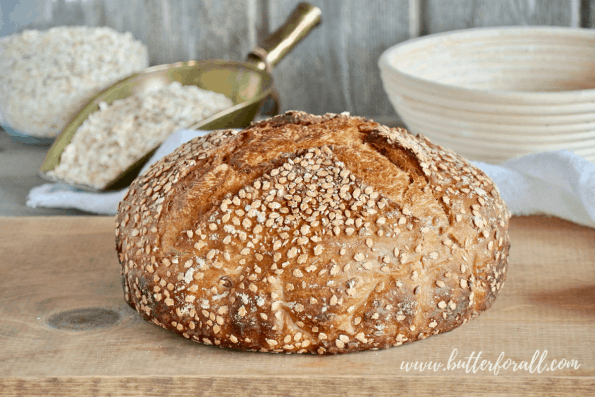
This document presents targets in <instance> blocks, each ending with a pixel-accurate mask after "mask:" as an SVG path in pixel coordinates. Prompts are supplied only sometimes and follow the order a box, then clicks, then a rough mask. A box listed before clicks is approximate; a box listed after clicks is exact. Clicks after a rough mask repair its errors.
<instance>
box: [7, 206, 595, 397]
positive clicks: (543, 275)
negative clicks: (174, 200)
mask: <svg viewBox="0 0 595 397" xmlns="http://www.w3.org/2000/svg"><path fill="white" fill-rule="evenodd" d="M510 234H511V242H512V250H511V258H510V265H509V272H508V278H507V280H506V283H505V286H504V288H503V289H502V290H501V295H500V297H499V298H498V299H497V301H496V303H495V304H494V306H493V307H492V308H491V309H490V310H489V311H487V312H486V313H484V314H482V315H481V316H480V317H479V318H477V319H475V320H472V321H470V322H468V323H467V324H465V325H463V326H461V327H460V328H458V329H455V330H454V331H451V332H449V333H446V334H441V335H437V336H433V337H431V338H428V339H425V340H422V341H418V342H415V343H412V344H409V345H404V346H401V347H397V348H391V349H388V350H382V351H369V352H363V353H352V354H347V355H341V356H312V355H273V354H263V353H245V352H240V351H233V350H224V349H219V348H217V347H212V346H204V345H201V344H197V343H195V342H191V341H189V340H186V339H184V338H182V337H179V336H177V335H174V334H172V333H170V332H168V331H165V330H163V329H161V328H159V327H157V326H155V325H153V324H149V323H147V322H145V321H143V320H141V318H140V317H139V316H138V315H137V314H136V312H135V311H133V310H132V309H131V308H129V307H128V306H127V305H126V304H125V302H124V299H123V293H122V288H121V283H120V267H119V264H118V261H117V259H116V252H115V244H114V233H113V218H111V217H68V218H65V217H53V218H50V217H47V218H0V395H3V396H4V395H45V396H82V395H98V396H107V395H111V396H132V395H160V396H166V395H167V396H182V395H184V396H186V395H197V394H198V395H202V394H205V395H206V394H208V395H211V394H213V395H214V394H216V395H218V396H223V395H248V394H250V395H296V396H314V395H316V396H318V395H362V394H363V395H374V396H379V395H396V394H403V393H407V394H414V395H419V396H426V395H428V396H429V395H444V396H447V395H456V396H459V395H475V396H477V395H496V394H498V395H501V394H509V395H520V394H525V395H535V396H549V395H577V396H578V395H581V396H582V395H595V230H594V229H590V228H586V227H581V226H577V225H575V224H573V223H570V222H566V221H563V220H560V219H557V218H550V217H543V216H532V217H515V218H513V219H512V221H511V230H510ZM480 353H481V354H480ZM501 355H502V358H501V359H500V362H499V365H503V364H506V362H507V360H508V359H510V360H513V361H514V362H515V363H516V364H517V368H516V371H515V369H514V367H513V366H512V365H511V364H510V361H508V364H509V366H508V367H506V368H503V367H499V371H498V372H497V374H496V370H495V369H494V368H495V366H494V364H496V363H498V359H499V357H500V356H501ZM478 356H479V358H478V359H477V360H476V359H475V358H476V357H478ZM533 357H535V359H534V361H533V363H531V361H532V359H533ZM482 360H486V364H484V367H483V369H482V367H481V364H482ZM540 360H541V361H540ZM554 360H556V363H558V364H559V363H562V365H560V366H559V367H558V366H557V365H554V367H552V363H554ZM523 361H524V362H525V364H523V363H522V362H523ZM416 362H417V364H418V366H417V367H408V364H409V365H412V364H415V363H416ZM428 363H432V364H433V367H431V368H427V367H425V368H424V370H423V371H422V370H421V368H420V367H419V365H420V364H428ZM488 363H491V364H492V369H491V370H490V368H489V367H486V365H487V364H488ZM408 368H409V369H408ZM552 368H553V369H552Z"/></svg>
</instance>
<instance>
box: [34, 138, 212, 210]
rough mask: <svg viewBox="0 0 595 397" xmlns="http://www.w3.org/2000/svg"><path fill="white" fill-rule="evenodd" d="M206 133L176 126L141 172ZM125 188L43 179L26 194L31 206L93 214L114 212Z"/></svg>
mask: <svg viewBox="0 0 595 397" xmlns="http://www.w3.org/2000/svg"><path fill="white" fill-rule="evenodd" d="M208 133H209V131H204V130H180V131H177V132H175V133H173V134H172V135H170V136H169V137H168V138H167V139H166V140H165V142H163V144H161V146H159V149H157V150H156V151H155V154H153V156H152V157H151V158H150V159H149V161H148V162H147V164H145V166H144V167H143V169H142V170H141V173H143V172H145V170H146V169H147V168H149V166H150V165H151V164H153V163H156V162H157V161H158V160H159V159H161V158H162V157H163V156H166V155H168V154H170V153H171V152H173V151H174V150H175V149H176V148H177V147H178V146H180V145H181V144H183V143H185V142H188V141H189V140H191V139H193V138H196V137H197V136H203V135H206V134H208ZM126 190H128V189H123V190H119V191H115V192H109V193H89V192H84V191H82V190H79V189H75V188H73V187H72V186H69V185H66V184H60V183H46V184H44V185H40V186H36V187H34V188H33V189H31V191H30V192H29V195H28V197H27V206H28V207H32V208H37V207H49V208H76V209H79V210H83V211H87V212H91V213H94V214H101V215H114V214H116V213H117V212H118V203H119V202H120V201H121V200H122V197H124V194H125V193H126Z"/></svg>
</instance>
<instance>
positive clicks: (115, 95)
mask: <svg viewBox="0 0 595 397" xmlns="http://www.w3.org/2000/svg"><path fill="white" fill-rule="evenodd" d="M320 14H321V12H320V9H319V8H318V7H315V6H313V5H311V4H308V3H300V4H299V5H298V6H297V7H296V9H295V10H294V11H293V13H292V14H291V15H290V16H289V18H288V19H287V21H285V23H284V24H283V25H282V26H281V27H280V28H279V29H278V30H277V31H276V32H275V33H273V34H272V35H270V36H269V37H268V38H266V39H265V40H264V43H263V45H262V46H261V47H256V48H255V49H254V50H253V51H252V52H251V53H250V54H249V55H248V57H247V59H246V61H245V62H237V61H225V60H206V61H188V62H178V63H172V64H167V65H158V66H153V67H150V68H147V69H145V70H144V71H142V72H140V73H137V74H134V75H132V76H130V77H127V78H125V79H123V80H121V81H119V82H117V83H115V84H114V85H112V86H111V87H108V88H107V89H105V90H104V91H102V92H100V93H99V94H97V95H96V96H95V97H93V98H92V99H91V100H90V101H89V102H88V103H87V104H86V105H85V106H84V107H83V108H82V109H81V110H80V111H79V112H78V113H77V114H76V115H75V116H74V117H73V119H72V120H71V121H70V122H69V123H68V125H67V126H66V127H65V128H64V129H63V130H62V132H61V133H60V135H59V136H58V137H57V138H56V140H55V141H54V144H53V145H52V146H51V147H50V149H49V151H48V154H47V156H46V158H45V160H44V161H43V164H42V165H41V167H40V168H39V174H40V176H41V177H42V178H44V179H46V180H50V181H53V182H64V181H61V180H59V179H56V178H54V177H51V176H49V175H48V174H47V173H48V171H50V170H53V169H54V168H55V167H56V166H57V165H58V164H59V163H60V156H61V154H62V152H63V151H64V148H65V147H66V146H67V145H68V144H69V143H70V141H71V139H72V137H73V136H74V134H75V133H76V131H77V129H78V128H79V126H80V125H81V124H82V123H83V121H85V119H87V117H89V115H90V114H91V113H93V112H95V111H97V110H99V103H100V102H106V103H108V104H110V103H112V102H113V101H115V100H118V99H124V98H127V97H129V96H132V95H134V94H135V93H138V92H143V91H144V90H147V89H148V88H158V87H162V86H165V85H167V84H169V83H171V82H173V81H178V82H180V83H181V84H182V85H189V84H193V85H196V86H198V87H199V88H203V89H205V90H209V91H214V92H218V93H221V94H224V95H225V96H227V97H228V98H230V99H231V100H232V102H233V104H234V106H232V107H231V108H228V109H225V110H223V111H221V112H219V113H217V114H215V115H213V116H211V117H209V118H207V119H205V120H202V121H201V122H199V123H197V124H194V125H192V126H189V127H188V128H189V129H205V130H212V129H222V128H242V127H246V126H248V125H249V124H250V122H251V121H252V120H253V119H254V117H255V116H256V113H257V112H258V110H259V109H260V107H261V105H262V103H263V101H264V100H265V99H266V98H267V97H272V98H273V100H274V107H275V108H276V109H278V107H279V104H278V100H277V98H276V95H275V91H274V85H273V78H272V77H271V74H270V72H271V69H272V68H273V66H275V65H276V64H277V63H278V62H279V61H280V60H281V59H282V58H283V57H284V56H285V55H286V54H287V53H288V52H289V51H291V50H292V49H293V47H295V45H296V44H297V43H298V42H299V41H300V40H302V39H303V38H304V37H305V36H306V35H307V34H308V33H310V31H311V30H312V29H313V28H314V27H315V26H316V25H318V24H319V23H320ZM155 150H157V148H154V149H153V150H151V151H150V152H149V153H147V154H146V155H145V156H144V157H143V158H141V159H140V160H138V161H137V162H135V163H134V164H133V165H131V166H130V167H129V168H128V169H126V170H125V171H124V172H122V173H121V174H120V175H119V176H118V177H117V178H115V179H114V180H113V181H111V182H110V183H109V184H108V185H107V186H106V187H105V188H104V189H100V190H98V189H96V188H94V187H92V186H87V185H80V184H78V185H77V184H74V185H73V186H74V187H76V188H79V189H82V190H86V191H107V190H117V189H122V188H124V187H127V186H129V185H130V183H131V182H132V181H133V180H134V178H136V176H137V175H138V173H139V172H140V170H141V168H142V166H143V165H144V164H145V163H146V162H147V161H148V160H149V158H150V157H151V156H152V155H153V153H154V152H155ZM71 185H72V184H71Z"/></svg>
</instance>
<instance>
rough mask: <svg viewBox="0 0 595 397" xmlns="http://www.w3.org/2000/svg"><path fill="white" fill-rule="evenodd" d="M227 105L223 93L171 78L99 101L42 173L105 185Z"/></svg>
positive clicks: (92, 184)
mask: <svg viewBox="0 0 595 397" xmlns="http://www.w3.org/2000/svg"><path fill="white" fill-rule="evenodd" d="M231 106H233V102H232V101H231V100H230V99H229V98H227V97H226V96H225V95H223V94H218V93H215V92H212V91H207V90H203V89H200V88H198V87H196V86H193V85H187V86H182V85H181V84H180V83H178V82H173V83H171V84H169V85H166V86H164V87H161V88H153V89H150V90H148V91H145V92H142V93H137V94H135V95H133V96H130V97H128V98H126V99H122V100H117V101H114V102H113V103H112V104H111V105H109V106H108V105H107V104H106V103H104V102H102V103H101V104H100V110H99V111H97V112H95V113H92V114H91V115H90V116H89V118H88V119H87V120H85V122H84V123H83V124H82V125H81V126H80V127H79V129H78V130H77V132H76V133H75V134H74V137H73V138H72V141H71V143H70V144H69V145H68V146H66V148H65V149H64V152H63V153H62V157H61V158H60V164H59V165H58V166H57V167H56V168H55V169H54V170H53V171H50V172H49V173H48V175H49V176H50V177H54V178H58V179H61V180H63V181H66V182H69V183H74V184H83V185H87V186H93V187H95V188H97V189H102V188H104V187H106V186H107V185H108V184H109V182H111V181H113V180H114V179H116V177H117V176H118V175H120V174H121V173H122V172H123V171H125V170H126V169H127V168H128V167H130V166H131V165H132V164H134V163H135V162H136V161H137V160H139V159H141V158H142V157H143V156H144V155H145V154H147V153H148V152H149V151H151V150H152V149H154V148H156V147H157V146H159V145H160V144H161V143H163V141H164V140H165V139H166V138H167V137H168V136H169V135H170V134H171V133H173V132H175V131H177V130H179V129H182V128H188V127H190V126H192V125H193V124H196V123H197V122H200V121H201V120H204V119H206V118H208V117H210V116H212V115H214V114H215V113H217V112H220V111H222V110H224V109H227V108H229V107H231Z"/></svg>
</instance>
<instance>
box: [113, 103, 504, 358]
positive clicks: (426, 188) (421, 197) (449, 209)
mask: <svg viewBox="0 0 595 397" xmlns="http://www.w3.org/2000/svg"><path fill="white" fill-rule="evenodd" d="M509 218H510V212H509V211H508V209H507V208H506V205H505V203H504V201H503V200H502V199H501V197H500V194H499V192H498V189H497V188H496V186H495V185H494V183H493V182H492V181H491V180H490V179H489V178H488V177H487V176H486V175H485V174H484V173H483V172H481V171H480V170H479V169H478V168H476V167H474V166H473V165H471V164H470V163H469V162H468V161H466V160H465V159H463V158H462V157H460V156H458V155H456V154H455V153H454V152H452V151H451V150H448V149H445V148H443V147H440V146H438V145H435V144H433V143H431V142H430V141H429V140H428V139H427V138H425V137H423V136H417V137H416V136H413V135H412V134H410V133H409V132H408V131H406V130H404V129H400V128H387V127H385V126H382V125H379V124H377V123H375V122H372V121H369V120H366V119H364V118H360V117H350V116H349V114H346V113H344V114H340V115H335V114H327V115H324V116H314V115H309V114H307V113H304V112H287V113H285V114H284V115H281V116H277V117H274V118H271V119H268V120H265V121H262V122H259V123H255V124H253V125H252V126H251V127H249V128H247V129H245V130H243V131H239V132H238V131H231V130H226V131H215V132H213V133H211V134H209V135H207V136H204V137H201V138H196V139H194V140H192V141H190V142H188V143H186V144H184V145H182V146H181V147H179V148H178V149H177V150H176V151H175V152H173V153H172V154H170V155H168V156H166V157H165V158H163V159H162V160H160V161H159V162H157V163H156V164H154V165H153V166H152V167H151V168H150V169H149V170H147V172H145V173H144V174H143V175H141V176H139V177H138V178H137V179H136V180H135V181H134V182H133V184H132V185H131V187H130V189H129V191H128V193H127V194H126V196H125V197H124V199H123V200H122V202H121V203H120V206H119V211H118V216H117V219H116V230H115V234H116V246H117V251H118V253H119V260H120V263H121V264H122V271H123V273H122V274H123V286H124V293H125V298H126V301H127V302H128V303H129V304H130V305H131V306H132V307H133V308H134V309H136V310H137V311H138V312H139V313H140V314H141V315H142V316H143V317H144V318H145V319H146V320H148V321H150V322H153V323H155V324H157V325H159V326H161V327H163V328H166V329H169V330H171V331H174V332H177V333H179V334H181V335H183V336H184V337H186V338H189V339H192V340H195V341H197V342H201V343H205V344H208V345H211V344H213V345H218V346H221V347H229V348H237V349H242V350H252V351H254V350H257V351H263V352H277V353H281V352H283V353H318V354H335V353H347V352H352V351H360V350H369V349H382V348H388V347H391V346H399V345H402V344H404V343H409V342H413V341H416V340H420V339H424V338H426V337H428V336H431V335H435V334H438V333H441V332H446V331H450V330H452V329H453V328H456V327H458V326H459V325H461V324H463V323H465V322H466V321H468V320H469V319H470V318H473V317H475V316H477V315H478V314H479V313H480V312H482V311H484V310H486V309H488V308H489V307H490V306H491V305H492V303H493V302H494V300H495V298H496V295H497V294H498V292H499V290H500V288H501V287H502V285H503V283H504V280H505V278H506V269H507V262H508V252H509V248H510V243H509V238H508V222H509Z"/></svg>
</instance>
